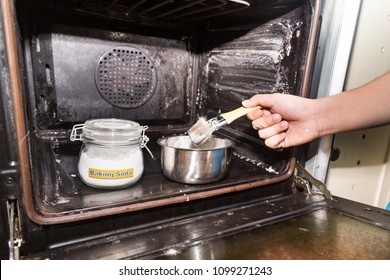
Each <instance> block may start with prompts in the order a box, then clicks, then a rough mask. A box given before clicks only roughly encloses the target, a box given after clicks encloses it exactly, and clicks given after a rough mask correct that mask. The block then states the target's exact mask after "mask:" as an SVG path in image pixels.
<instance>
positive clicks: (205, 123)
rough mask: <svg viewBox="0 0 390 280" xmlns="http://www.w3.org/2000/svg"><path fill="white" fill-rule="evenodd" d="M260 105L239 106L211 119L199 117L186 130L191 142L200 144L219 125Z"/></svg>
mask: <svg viewBox="0 0 390 280" xmlns="http://www.w3.org/2000/svg"><path fill="white" fill-rule="evenodd" d="M260 108H261V107H260V106H256V107H252V108H246V107H240V108H237V109H235V110H233V111H230V112H227V113H223V114H220V115H218V116H216V117H214V118H212V119H209V120H206V118H203V117H201V118H199V119H198V121H197V122H196V123H195V124H194V125H193V126H192V127H191V128H190V129H189V130H188V131H187V134H188V135H189V136H190V138H191V141H192V143H194V144H196V145H200V144H203V143H205V142H206V141H207V140H208V139H210V138H211V135H212V134H213V132H214V131H216V130H218V129H220V128H221V127H223V126H225V125H228V124H230V123H232V122H233V121H235V120H236V119H238V118H240V117H242V116H244V115H246V114H248V113H249V112H251V111H254V110H257V109H260Z"/></svg>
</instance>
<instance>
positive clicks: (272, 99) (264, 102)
mask: <svg viewBox="0 0 390 280" xmlns="http://www.w3.org/2000/svg"><path fill="white" fill-rule="evenodd" d="M280 95H281V94H280V93H273V94H256V95H254V96H252V97H251V98H250V99H247V100H244V101H242V106H244V107H249V108H251V107H255V106H261V107H262V108H272V106H274V105H275V103H276V101H277V100H278V98H279V97H280Z"/></svg>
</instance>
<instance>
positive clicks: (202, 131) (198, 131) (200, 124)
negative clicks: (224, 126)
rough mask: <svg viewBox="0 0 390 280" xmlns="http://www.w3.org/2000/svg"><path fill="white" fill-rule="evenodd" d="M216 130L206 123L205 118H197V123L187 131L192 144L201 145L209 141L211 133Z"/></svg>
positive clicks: (213, 126)
mask: <svg viewBox="0 0 390 280" xmlns="http://www.w3.org/2000/svg"><path fill="white" fill-rule="evenodd" d="M215 130H216V127H215V125H213V124H212V123H211V122H209V121H207V120H206V118H203V117H201V118H199V119H198V121H197V122H196V123H195V124H194V125H193V126H192V127H191V128H190V129H189V130H188V131H187V133H188V136H190V138H191V141H192V143H194V144H197V145H199V144H202V143H204V142H206V141H207V140H208V139H210V137H211V135H212V133H213V132H214V131H215Z"/></svg>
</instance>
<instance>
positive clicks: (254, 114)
mask: <svg viewBox="0 0 390 280" xmlns="http://www.w3.org/2000/svg"><path fill="white" fill-rule="evenodd" d="M262 116H263V110H261V109H258V110H254V111H251V112H249V113H248V114H247V118H248V119H250V120H251V121H253V120H255V119H258V118H261V117H262Z"/></svg>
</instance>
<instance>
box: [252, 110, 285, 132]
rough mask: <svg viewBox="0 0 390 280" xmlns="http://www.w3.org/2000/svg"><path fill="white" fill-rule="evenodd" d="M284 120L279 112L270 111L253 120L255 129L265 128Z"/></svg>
mask: <svg viewBox="0 0 390 280" xmlns="http://www.w3.org/2000/svg"><path fill="white" fill-rule="evenodd" d="M281 121H282V116H281V115H279V114H271V113H270V112H269V111H266V112H264V113H263V117H261V118H258V119H255V120H254V121H252V126H253V128H254V129H264V128H267V127H270V126H272V125H275V124H277V123H280V122H281Z"/></svg>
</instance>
